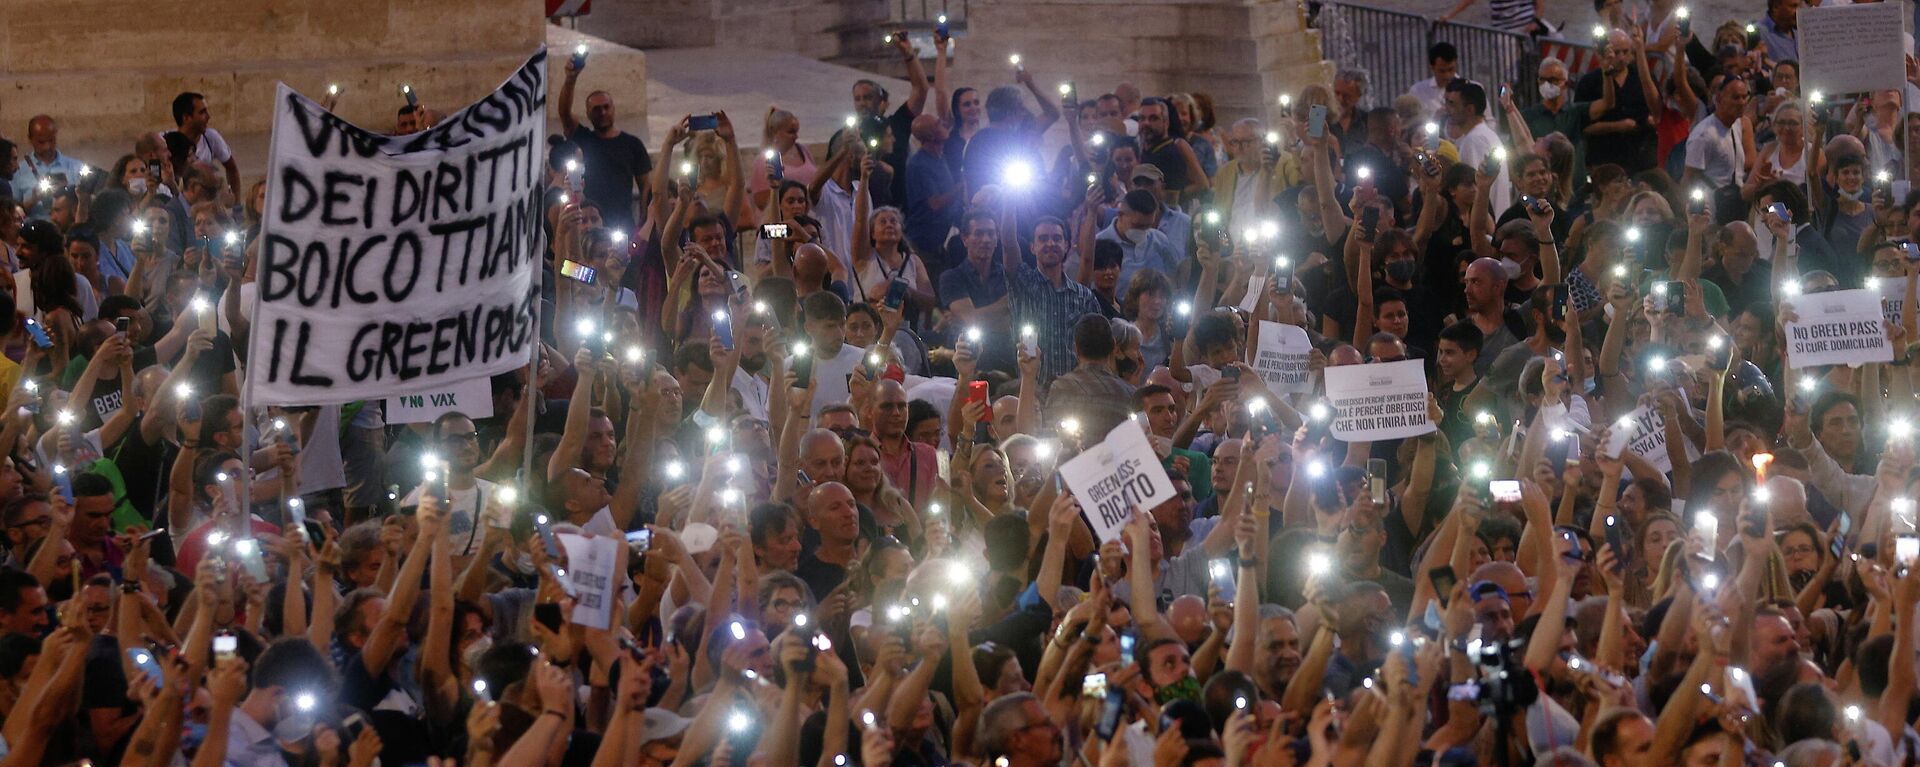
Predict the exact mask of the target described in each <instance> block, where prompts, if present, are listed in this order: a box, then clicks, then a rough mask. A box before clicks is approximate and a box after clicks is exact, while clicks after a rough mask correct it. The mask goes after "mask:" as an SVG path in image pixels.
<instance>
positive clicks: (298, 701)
mask: <svg viewBox="0 0 1920 767" xmlns="http://www.w3.org/2000/svg"><path fill="white" fill-rule="evenodd" d="M319 702H320V700H319V699H318V698H315V697H313V693H310V692H303V693H300V697H298V698H294V699H293V704H294V705H295V706H299V707H300V710H301V711H312V710H313V707H314V706H315V705H317V704H318V703H319Z"/></svg>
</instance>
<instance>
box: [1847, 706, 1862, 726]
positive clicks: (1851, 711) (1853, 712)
mask: <svg viewBox="0 0 1920 767" xmlns="http://www.w3.org/2000/svg"><path fill="white" fill-rule="evenodd" d="M1847 721H1849V722H1858V721H1860V707H1859V706H1848V707H1847Z"/></svg>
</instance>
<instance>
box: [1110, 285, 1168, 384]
mask: <svg viewBox="0 0 1920 767" xmlns="http://www.w3.org/2000/svg"><path fill="white" fill-rule="evenodd" d="M1172 302H1173V283H1172V282H1170V281H1168V280H1167V276H1166V275H1164V274H1161V273H1160V272H1159V271H1157V270H1154V269H1141V270H1140V271H1137V272H1134V273H1133V277H1132V278H1131V279H1129V280H1128V281H1127V292H1126V295H1125V296H1124V297H1123V298H1122V299H1121V301H1120V311H1121V315H1122V316H1124V317H1126V319H1127V321H1128V322H1131V323H1133V326H1134V328H1135V329H1136V330H1138V331H1139V333H1140V364H1141V365H1142V366H1143V367H1145V368H1146V369H1147V370H1152V369H1154V368H1156V367H1159V366H1161V365H1165V364H1167V360H1168V359H1169V358H1171V357H1172V355H1173V338H1172V334H1171V333H1170V332H1169V330H1168V328H1167V323H1168V320H1169V319H1171V318H1172V316H1173V314H1172V308H1173V303H1172Z"/></svg>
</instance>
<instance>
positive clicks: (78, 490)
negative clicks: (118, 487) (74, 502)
mask: <svg viewBox="0 0 1920 767" xmlns="http://www.w3.org/2000/svg"><path fill="white" fill-rule="evenodd" d="M103 495H104V496H106V497H108V498H112V497H114V493H113V480H110V479H107V475H105V474H101V473H100V472H97V471H83V472H80V473H78V474H75V475H74V476H73V497H75V498H98V497H100V496H103Z"/></svg>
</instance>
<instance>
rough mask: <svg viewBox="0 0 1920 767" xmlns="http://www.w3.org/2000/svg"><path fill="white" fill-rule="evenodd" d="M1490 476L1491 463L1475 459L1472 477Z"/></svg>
mask: <svg viewBox="0 0 1920 767" xmlns="http://www.w3.org/2000/svg"><path fill="white" fill-rule="evenodd" d="M1491 476H1493V466H1492V465H1491V464H1488V463H1487V462H1486V461H1476V462H1475V463H1474V464H1473V478H1474V479H1486V478H1488V477H1491Z"/></svg>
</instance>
